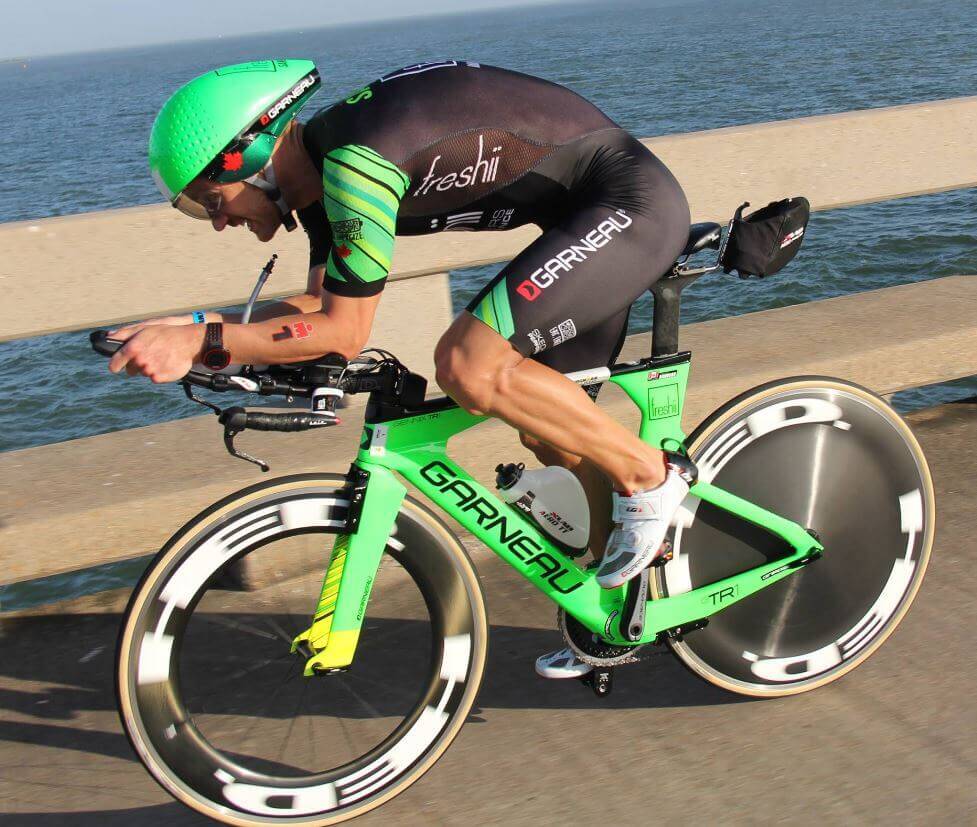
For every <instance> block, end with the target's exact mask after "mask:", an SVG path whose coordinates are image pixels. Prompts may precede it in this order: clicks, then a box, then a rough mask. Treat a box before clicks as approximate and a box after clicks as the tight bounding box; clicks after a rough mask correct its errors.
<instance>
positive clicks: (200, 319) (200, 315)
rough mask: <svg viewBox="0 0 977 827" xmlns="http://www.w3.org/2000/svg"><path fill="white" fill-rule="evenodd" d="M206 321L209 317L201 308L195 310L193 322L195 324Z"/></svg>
mask: <svg viewBox="0 0 977 827" xmlns="http://www.w3.org/2000/svg"><path fill="white" fill-rule="evenodd" d="M205 321H207V317H206V316H205V315H204V314H203V312H202V311H200V310H194V311H193V323H194V324H203V323H204V322H205Z"/></svg>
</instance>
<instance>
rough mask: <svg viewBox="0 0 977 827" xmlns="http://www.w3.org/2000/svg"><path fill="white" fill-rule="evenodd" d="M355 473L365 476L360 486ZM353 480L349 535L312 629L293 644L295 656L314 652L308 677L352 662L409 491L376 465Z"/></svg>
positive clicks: (336, 549) (336, 555)
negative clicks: (390, 540) (383, 562)
mask: <svg viewBox="0 0 977 827" xmlns="http://www.w3.org/2000/svg"><path fill="white" fill-rule="evenodd" d="M354 475H356V476H359V477H360V478H361V479H360V480H358V481H357V484H354V481H353V479H352V478H353V476H354ZM364 476H365V479H362V478H363V477H364ZM350 478H351V479H350V484H349V486H348V488H347V490H348V492H349V496H350V504H349V507H348V510H347V515H348V517H347V527H346V532H345V533H342V534H340V535H339V536H338V537H337V538H336V543H335V545H334V546H333V551H332V557H331V558H330V560H329V567H328V568H327V569H326V576H325V578H324V579H323V581H322V592H321V593H320V595H319V603H318V605H317V606H316V610H315V615H314V617H313V621H312V626H310V627H309V628H308V629H306V630H305V631H304V632H302V633H301V634H300V635H297V636H296V638H295V639H294V640H293V641H292V652H293V653H294V652H296V651H298V650H299V649H300V648H303V647H307V649H308V650H309V651H311V652H312V656H311V657H310V658H309V659H308V660H307V661H306V663H305V674H306V675H313V674H315V673H316V672H328V671H330V670H336V669H345V668H347V667H348V666H349V665H350V664H351V663H352V662H353V656H354V655H355V653H356V644H357V642H358V641H359V637H360V628H361V626H362V625H363V617H364V616H365V614H366V605H367V603H368V602H369V600H370V592H371V591H372V589H373V583H374V581H375V580H376V576H377V570H378V569H379V567H380V559H381V557H382V556H383V551H384V549H385V548H386V546H387V541H388V539H389V538H390V535H391V534H392V533H393V531H394V528H395V526H396V521H397V514H398V512H399V511H400V505H401V503H402V502H403V500H404V494H406V493H407V489H406V488H405V487H404V486H403V485H402V484H401V483H400V482H399V481H398V480H397V479H396V478H395V477H394V475H393V473H391V472H390V471H388V470H387V469H386V468H382V467H380V466H377V465H369V466H367V465H365V464H362V465H361V464H359V463H357V464H354V465H353V467H352V468H351V469H350ZM367 483H368V484H367ZM357 500H362V502H361V503H360V502H358V501H357Z"/></svg>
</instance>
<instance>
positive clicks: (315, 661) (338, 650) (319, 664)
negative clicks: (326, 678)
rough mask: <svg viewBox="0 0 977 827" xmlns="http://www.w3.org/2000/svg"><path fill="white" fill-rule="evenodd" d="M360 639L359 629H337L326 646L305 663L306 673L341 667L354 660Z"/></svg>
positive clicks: (310, 673)
mask: <svg viewBox="0 0 977 827" xmlns="http://www.w3.org/2000/svg"><path fill="white" fill-rule="evenodd" d="M359 639H360V630H359V629H344V630H339V629H337V630H336V631H335V632H332V633H331V634H330V635H329V643H328V644H327V645H326V648H325V649H323V650H322V651H321V652H319V654H318V655H313V656H312V657H311V658H309V659H308V660H307V661H306V663H305V674H306V675H307V676H308V675H312V674H314V673H315V671H316V670H320V671H321V670H323V669H341V668H342V667H344V666H349V665H350V664H351V663H352V662H353V655H354V654H356V644H357V642H358V641H359Z"/></svg>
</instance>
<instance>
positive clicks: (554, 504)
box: [495, 462, 590, 553]
mask: <svg viewBox="0 0 977 827" xmlns="http://www.w3.org/2000/svg"><path fill="white" fill-rule="evenodd" d="M495 473H496V477H495V486H496V488H498V490H499V496H500V497H502V499H503V500H505V502H507V503H509V504H510V505H512V506H513V507H515V508H518V509H519V510H520V511H522V512H523V513H525V514H528V515H529V516H531V517H532V518H533V520H534V521H535V522H536V523H537V524H538V525H539V527H540V528H542V529H543V531H545V532H546V533H547V534H548V535H549V536H550V537H552V538H553V539H554V540H556V541H557V542H558V543H559V544H560V545H562V546H565V547H566V548H567V549H568V550H571V551H576V552H580V553H583V551H584V550H586V548H587V540H588V538H589V537H590V507H589V506H588V505H587V495H586V494H585V493H584V490H583V486H582V485H581V484H580V480H578V479H577V478H576V477H575V476H574V475H573V473H572V472H571V471H568V470H567V469H566V468H560V467H559V466H557V465H550V466H547V467H546V468H539V469H536V470H530V471H527V470H526V467H525V466H524V465H523V464H522V463H521V462H520V463H519V464H518V465H516V464H515V463H511V462H510V463H508V464H507V465H499V466H498V467H497V468H496V469H495Z"/></svg>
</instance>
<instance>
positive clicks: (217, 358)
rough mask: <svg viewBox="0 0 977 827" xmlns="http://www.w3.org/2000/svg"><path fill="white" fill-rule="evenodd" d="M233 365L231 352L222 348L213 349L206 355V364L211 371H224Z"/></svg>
mask: <svg viewBox="0 0 977 827" xmlns="http://www.w3.org/2000/svg"><path fill="white" fill-rule="evenodd" d="M230 363H231V352H230V351H229V350H225V349H224V348H222V347H215V348H211V349H210V350H208V351H207V352H206V353H205V354H204V364H205V365H206V366H207V367H209V368H210V369H211V370H223V369H224V368H226V367H227V366H228V365H229V364H230Z"/></svg>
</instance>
